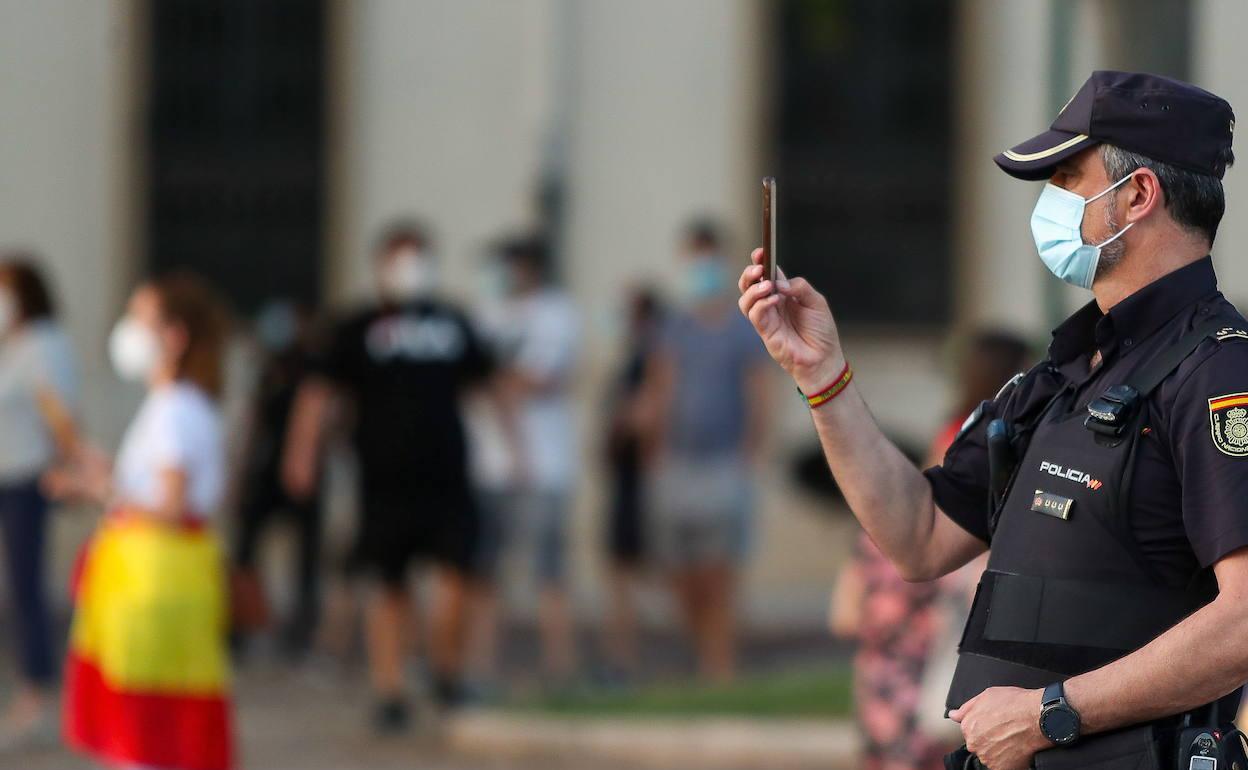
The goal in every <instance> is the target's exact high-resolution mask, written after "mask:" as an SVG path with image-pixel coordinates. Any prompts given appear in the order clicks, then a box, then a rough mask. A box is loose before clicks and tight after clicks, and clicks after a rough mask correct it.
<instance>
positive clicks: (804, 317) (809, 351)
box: [737, 249, 845, 393]
mask: <svg viewBox="0 0 1248 770" xmlns="http://www.w3.org/2000/svg"><path fill="white" fill-rule="evenodd" d="M762 258H763V250H762V249H755V250H754V252H753V253H752V254H750V261H751V263H752V264H751V265H750V266H749V267H747V268H745V270H744V271H742V273H741V278H740V280H739V281H738V282H737V288H738V289H740V290H741V299H740V300H739V301H738V302H737V305H738V306H739V307H740V308H741V312H742V313H744V314H745V317H746V318H748V319H750V323H751V324H753V325H754V329H755V331H757V332H758V336H759V337H761V338H762V340H763V343H764V344H765V345H766V346H767V352H768V353H770V354H771V357H772V358H774V359H775V360H776V363H778V364H780V366H782V367H783V368H784V370H785V371H786V372H788V373H789V376H791V377H792V378H793V380H794V381H795V382H796V383H797V386H798V387H799V388H801V389H802V392H803V393H814V392H817V391H819V390H821V389H823V388H825V387H827V386H828V385H829V384H831V382H832V380H833V379H834V378H836V376H837V375H839V374H840V373H841V370H842V369H843V368H844V366H845V358H844V355H843V354H842V352H841V342H840V338H839V336H838V335H837V331H836V321H834V320H833V318H832V311H831V309H830V308H829V307H828V301H827V300H826V299H824V297H823V295H822V294H820V293H819V292H817V291H815V289H814V287H813V286H811V285H810V283H809V282H807V281H806V279H804V278H793V279H789V278H786V277H785V276H784V274H783V272H781V273H780V276H779V278H778V279H777V280H776V282H775V285H774V286H773V285H772V282H771V281H770V280H763V266H762V264H761V263H762Z"/></svg>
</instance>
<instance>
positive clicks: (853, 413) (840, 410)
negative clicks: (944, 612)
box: [811, 381, 945, 579]
mask: <svg viewBox="0 0 1248 770" xmlns="http://www.w3.org/2000/svg"><path fill="white" fill-rule="evenodd" d="M811 416H812V418H813V419H814V423H815V430H816V431H817V433H818V434H819V441H820V444H821V445H822V447H823V453H824V456H825V457H826V458H827V462H828V467H829V468H830V469H831V470H832V475H833V477H834V478H835V479H836V483H837V485H838V486H839V487H840V489H841V492H842V494H844V496H845V501H846V502H847V503H849V507H850V509H851V510H852V511H853V512H854V515H855V516H856V517H857V518H858V520H859V521H860V522H861V523H862V526H863V528H864V529H865V530H866V531H867V533H868V534H869V535H870V536H871V539H872V540H873V541H874V542H875V544H876V545H877V546H878V547H879V548H880V550H881V551H882V552H883V553H884V555H885V556H887V557H888V559H889V560H890V561H892V562H893V564H894V565H896V566H897V568H898V570H899V571H900V572H901V573H902V575H903V576H905V577H907V578H908V579H926V578H931V577H937V576H938V575H939V574H940V573H941V572H942V571H943V569H944V566H945V565H943V564H940V563H938V562H939V559H937V558H936V551H937V550H938V549H936V548H935V543H934V539H935V538H934V530H935V525H936V507H935V505H934V503H933V502H932V492H931V487H930V485H929V484H928V483H927V480H926V479H925V478H923V474H921V473H920V472H919V470H918V469H917V468H915V466H914V465H913V464H912V463H911V462H910V460H908V459H907V458H906V457H905V455H903V454H902V453H901V451H900V450H898V449H897V447H896V446H894V445H893V443H892V442H891V441H889V440H888V438H887V437H886V436H885V435H884V433H883V432H882V431H881V430H880V428H879V426H878V425H877V424H876V422H875V418H874V417H872V415H871V412H870V410H869V409H868V408H867V404H866V402H865V401H864V400H863V398H862V395H861V393H859V391H858V388H857V385H856V384H855V383H854V382H852V381H851V382H850V384H849V386H848V387H847V388H846V389H845V391H844V392H843V393H841V395H839V396H838V397H836V398H835V399H833V400H832V401H830V402H828V403H826V404H824V405H823V406H820V407H819V408H817V409H814V410H812V412H811Z"/></svg>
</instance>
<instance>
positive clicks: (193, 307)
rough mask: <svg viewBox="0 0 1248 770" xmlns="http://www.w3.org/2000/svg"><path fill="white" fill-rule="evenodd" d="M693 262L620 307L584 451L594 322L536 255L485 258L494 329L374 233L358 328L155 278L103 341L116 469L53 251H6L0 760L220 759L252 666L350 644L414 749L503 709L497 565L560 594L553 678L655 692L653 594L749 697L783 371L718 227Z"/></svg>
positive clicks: (700, 653) (533, 250)
mask: <svg viewBox="0 0 1248 770" xmlns="http://www.w3.org/2000/svg"><path fill="white" fill-rule="evenodd" d="M674 250H675V251H677V252H678V253H679V255H680V258H679V264H680V276H679V280H677V281H676V282H675V286H676V289H677V291H675V292H671V293H669V294H661V293H660V292H658V291H657V290H656V289H654V288H652V287H647V286H642V285H638V286H635V287H631V288H629V289H627V290H626V291H624V292H623V295H622V296H621V300H620V301H621V308H620V310H619V312H620V315H621V316H622V317H623V318H624V319H625V322H624V325H625V326H626V327H627V334H626V344H625V345H624V346H623V349H622V350H621V351H620V357H619V360H618V362H617V364H616V366H615V372H614V374H613V376H612V377H611V380H610V383H609V386H608V387H607V388H606V392H604V393H602V394H601V408H600V409H599V410H598V413H599V415H600V419H601V425H600V426H596V427H594V428H593V429H591V430H587V431H586V430H582V428H583V426H581V425H579V424H578V423H579V421H578V410H577V409H576V408H575V407H574V401H573V388H574V386H575V385H576V383H577V381H578V369H579V364H580V359H581V354H582V349H581V348H582V344H583V340H582V330H583V326H584V324H585V313H584V309H583V308H578V307H577V306H576V303H575V302H574V301H573V300H572V298H571V297H570V295H569V294H568V292H566V291H565V290H564V289H563V288H562V287H561V285H560V281H559V276H558V271H557V269H556V265H555V264H554V262H553V260H552V255H551V251H550V249H549V246H548V243H547V241H546V240H545V239H544V238H543V237H542V236H541V235H540V234H538V233H529V232H520V233H513V234H507V235H505V236H503V237H501V238H499V239H498V240H497V241H496V242H494V243H492V244H491V245H490V247H489V248H488V250H487V251H488V256H487V258H486V259H485V260H484V262H483V264H482V265H481V273H482V276H483V280H482V282H481V283H482V286H483V287H484V289H483V291H482V292H481V297H480V298H479V301H478V302H477V303H475V304H474V305H473V306H467V305H464V304H461V303H460V302H458V301H456V300H454V299H451V292H448V291H446V290H445V287H444V285H443V283H442V281H441V280H440V278H441V274H442V271H441V265H440V263H439V259H438V252H437V245H436V243H435V242H434V240H433V237H432V235H431V231H430V229H429V228H428V227H426V226H425V225H424V224H423V223H420V222H418V221H401V222H396V223H393V224H392V225H390V226H389V227H387V228H385V229H384V230H383V231H382V232H381V233H380V234H379V235H378V237H377V239H376V242H375V245H374V255H373V258H374V261H373V266H374V273H375V292H374V295H373V297H372V298H371V300H369V301H367V302H365V303H363V304H361V305H359V306H357V307H354V308H350V309H348V310H346V311H345V312H332V313H331V312H329V311H328V310H327V309H325V308H318V307H312V306H309V305H307V304H304V303H300V302H298V301H293V300H290V299H286V298H281V297H275V298H273V299H272V300H271V301H269V302H267V303H266V304H265V305H264V306H263V307H262V308H261V309H260V310H259V312H257V313H256V314H255V315H254V317H252V318H250V319H244V318H241V317H239V316H237V315H234V316H233V317H231V314H230V313H229V310H228V307H229V302H228V298H226V297H222V296H220V295H219V294H218V293H217V292H216V291H215V290H214V288H213V287H210V286H208V285H207V284H206V283H205V282H204V281H203V280H201V279H199V278H197V277H196V276H193V275H189V274H183V273H176V272H175V273H172V274H167V275H160V276H156V277H153V278H150V279H147V280H144V281H143V282H142V283H141V284H140V285H139V286H137V287H136V288H135V289H134V291H133V293H132V295H131V296H130V298H129V300H128V303H127V306H126V308H125V312H124V313H123V315H122V317H121V319H120V320H119V321H118V322H117V324H116V326H115V327H114V329H113V330H112V333H111V335H110V337H109V340H108V351H107V352H108V356H109V360H110V362H111V364H112V367H113V369H114V370H115V372H116V374H117V375H118V376H119V377H120V378H122V379H125V380H130V381H133V382H135V383H137V384H138V385H141V386H143V387H144V388H145V389H146V395H145V397H144V399H143V401H142V403H141V406H140V407H139V409H138V411H137V412H136V413H135V414H134V415H133V417H132V418H131V421H130V424H129V427H128V428H127V430H126V431H125V434H124V437H123V439H122V441H121V444H120V446H119V447H118V448H117V449H116V451H115V452H114V451H111V450H109V449H105V448H103V447H101V446H100V445H98V444H97V443H96V442H94V441H93V440H92V439H91V433H92V430H91V428H92V426H90V425H85V424H84V423H83V420H82V419H81V404H80V393H79V389H80V381H79V377H78V373H77V368H78V367H77V365H76V362H75V357H74V352H73V351H74V345H73V344H71V340H70V339H69V338H68V336H67V334H66V332H65V331H64V328H63V327H62V326H61V324H60V322H59V321H58V315H57V309H56V305H55V301H54V298H53V297H54V291H53V287H51V286H49V284H48V280H47V277H46V276H44V275H43V274H42V272H41V269H40V259H39V256H38V255H36V254H31V253H16V252H13V253H7V254H4V255H2V256H3V259H0V528H2V532H3V539H4V545H5V558H4V563H5V566H6V568H7V570H8V575H7V578H8V579H7V580H6V583H7V587H8V589H9V590H10V592H11V600H12V606H13V608H14V617H13V623H12V624H11V628H12V635H13V638H12V643H13V644H14V646H15V649H16V650H17V651H18V657H19V662H20V672H21V685H20V687H19V688H18V690H17V692H16V694H15V696H14V697H13V698H12V700H11V702H10V703H8V704H7V706H6V709H5V711H4V713H3V716H2V717H0V748H4V747H5V746H15V745H22V744H23V743H24V742H27V741H30V740H35V739H38V738H40V737H48V736H50V735H55V734H57V732H58V731H59V732H60V733H62V734H63V736H64V739H65V740H66V741H67V742H68V743H69V744H70V745H71V746H73V747H75V748H77V749H80V750H82V751H84V752H86V753H88V754H90V755H93V756H95V757H96V758H97V759H98V760H100V761H102V762H104V763H106V764H115V765H122V766H132V765H140V766H144V767H184V766H194V767H208V768H211V767H223V768H224V767H228V766H229V765H230V764H231V762H232V756H233V754H232V751H233V750H232V746H231V736H232V735H233V730H232V727H231V723H230V720H231V705H230V687H229V681H230V673H229V671H230V668H231V664H232V663H233V664H238V663H239V662H243V663H245V662H246V660H247V658H248V656H249V655H251V654H253V653H254V651H255V648H256V645H257V644H260V643H261V640H267V643H268V644H270V645H271V644H272V641H273V640H276V642H277V649H278V650H280V652H281V653H282V654H283V655H285V656H288V657H289V658H290V659H291V660H292V661H306V660H309V659H310V658H315V657H317V656H322V657H323V656H334V655H339V656H344V655H347V654H348V652H349V646H350V644H351V641H352V639H353V637H354V634H355V627H356V624H357V623H358V625H359V626H360V627H361V633H360V635H361V636H362V638H363V641H364V645H363V646H364V651H365V657H366V660H367V665H368V672H369V680H370V683H371V687H372V689H373V691H374V693H375V711H374V712H373V713H372V714H371V715H370V716H371V720H372V724H373V726H374V727H375V729H376V730H378V731H379V732H383V733H385V732H395V731H400V730H403V729H405V728H406V727H407V726H408V725H409V723H410V722H411V721H412V719H413V717H414V716H415V714H416V713H417V712H416V711H415V709H416V706H417V705H420V706H421V707H422V708H424V707H431V708H434V709H439V710H445V709H452V708H455V707H456V706H459V705H460V704H463V703H465V702H471V701H474V700H479V699H489V698H493V697H498V696H499V695H500V693H501V692H502V688H503V686H504V685H505V682H503V681H502V678H501V677H500V675H499V664H498V660H499V657H500V648H501V647H503V646H504V645H505V642H506V639H507V634H508V633H509V632H510V630H509V628H508V627H507V626H508V623H507V621H508V618H509V615H508V613H507V612H506V606H505V605H506V603H507V601H508V596H509V592H508V591H506V590H504V589H505V588H507V585H506V582H507V581H508V580H509V578H508V577H507V574H506V571H505V570H504V569H503V565H504V563H506V562H513V561H516V560H522V563H523V564H524V565H526V566H525V569H524V572H525V573H526V574H527V575H528V579H529V580H530V581H531V583H532V585H533V587H534V588H535V592H536V595H537V597H538V611H537V621H538V622H537V626H538V638H539V640H540V669H541V682H542V686H543V687H545V688H548V689H550V690H553V691H556V692H559V691H563V690H567V689H568V688H574V687H578V686H580V685H581V684H582V683H584V682H586V681H590V680H592V681H596V682H599V683H601V684H607V685H612V686H620V685H627V684H628V683H630V682H632V681H634V680H635V679H636V677H637V676H638V675H639V668H640V661H641V650H640V641H639V639H640V633H639V622H638V610H637V606H638V595H639V593H640V592H642V591H645V590H654V589H657V590H660V591H666V592H668V593H670V597H671V601H672V603H673V606H674V607H675V609H676V611H677V613H678V614H679V616H680V618H681V620H682V621H683V628H684V629H685V631H686V633H687V637H688V639H689V646H690V649H691V651H692V653H693V656H694V658H695V660H696V666H697V669H698V671H699V672H700V674H701V675H702V676H704V677H706V678H707V679H709V680H714V681H726V680H728V679H730V678H731V677H732V676H733V675H734V672H735V669H736V654H735V641H736V618H735V614H734V609H735V605H736V591H737V586H738V582H739V576H740V574H741V570H742V567H743V565H744V564H745V561H746V559H747V557H748V554H749V550H750V540H751V519H752V508H753V494H752V488H751V477H752V474H753V464H754V463H755V461H756V459H757V458H756V454H757V451H758V448H759V447H760V446H761V440H762V432H763V431H764V429H765V425H766V421H765V419H764V414H765V412H766V408H767V392H766V387H765V385H764V372H765V370H766V369H765V367H766V366H767V357H766V353H765V351H764V350H763V348H762V345H761V342H760V341H759V340H758V338H757V337H756V336H755V335H754V333H753V331H752V329H751V328H750V326H749V324H748V322H747V321H746V320H745V319H744V318H743V317H742V316H741V315H740V313H739V312H738V310H737V308H736V302H735V297H736V294H735V277H736V269H735V265H734V263H732V262H731V261H730V260H729V259H728V258H727V257H726V254H725V247H724V238H723V235H722V233H721V232H720V230H719V228H718V226H717V225H716V224H715V223H714V222H711V221H708V220H698V221H694V222H691V223H690V224H689V225H688V227H687V229H686V230H685V231H684V232H683V233H682V235H681V237H680V240H679V242H678V243H676V244H674ZM240 346H241V347H242V348H244V349H246V350H249V351H252V358H253V359H254V358H257V357H258V359H259V361H260V364H259V366H258V374H256V376H254V377H253V378H252V380H254V385H252V386H251V387H249V388H248V395H247V397H246V401H247V402H248V408H247V409H246V410H245V411H246V416H245V417H244V418H243V419H242V420H239V421H238V422H239V424H240V425H242V426H244V429H243V430H242V432H243V433H245V434H246V435H245V436H243V437H240V436H239V435H237V434H238V427H237V426H236V425H234V424H233V422H232V421H227V418H226V416H225V410H224V409H223V407H222V398H223V396H222V393H223V389H224V387H225V383H226V380H227V379H229V378H230V376H231V372H229V371H227V366H226V362H227V360H231V359H232V358H233V357H234V356H233V355H232V350H233V349H235V348H238V347H240ZM235 444H237V445H240V446H241V449H239V450H237V451H231V450H230V448H231V446H233V445H235ZM342 447H346V448H348V449H349V453H350V455H351V456H352V457H353V458H354V460H353V463H352V465H353V466H354V467H355V468H356V471H355V473H354V474H352V478H353V479H354V487H355V489H354V494H353V497H354V498H355V500H356V505H355V506H353V507H354V509H355V510H356V511H357V513H356V516H355V519H356V520H355V521H354V522H353V527H352V528H353V530H354V534H353V536H352V537H351V543H350V546H349V547H348V548H332V547H327V544H326V540H327V538H326V522H327V518H328V515H329V513H330V512H329V511H328V510H327V509H328V507H329V505H330V496H329V495H328V494H327V486H328V483H327V476H329V475H331V466H332V464H333V462H334V460H333V457H334V454H335V451H336V450H337V449H341V448H342ZM587 447H588V451H587V449H586V448H587ZM233 455H237V457H238V460H237V461H233V460H232V456H233ZM589 463H598V464H600V468H601V470H602V471H603V472H604V474H605V477H606V479H607V480H608V484H609V494H608V495H607V496H606V504H605V507H604V510H602V511H599V512H590V511H586V512H584V515H594V514H597V515H599V516H601V518H602V527H601V529H602V531H603V533H604V542H603V543H602V548H603V550H604V552H605V556H606V558H605V560H604V561H605V564H606V565H607V569H606V573H605V574H604V575H602V576H601V579H602V580H604V581H605V582H606V584H607V586H608V590H607V591H606V595H607V596H608V597H609V602H608V606H607V607H605V608H604V615H605V623H604V625H605V633H603V634H602V635H601V643H600V644H599V645H598V649H596V650H593V651H592V652H591V651H589V650H587V649H583V647H584V645H583V644H581V643H580V642H581V641H583V640H581V638H580V637H578V635H577V633H576V630H577V629H576V624H575V622H574V618H573V614H572V608H571V605H570V590H569V589H570V583H571V580H572V576H571V575H570V570H569V564H568V561H569V554H568V551H569V542H568V540H569V538H568V532H569V527H570V524H571V520H572V518H573V516H574V515H577V516H579V515H582V514H581V512H574V510H573V509H574V506H575V495H574V493H575V491H576V487H577V483H578V481H579V480H580V479H581V478H582V474H583V472H584V471H585V469H586V468H585V466H586V465H587V464H589ZM58 502H70V503H76V504H79V505H86V506H89V507H91V509H93V510H96V511H98V512H99V520H98V523H97V525H96V526H95V528H94V532H93V534H92V535H91V537H90V538H89V540H88V541H87V542H86V543H84V544H83V546H82V548H81V552H80V553H79V555H78V557H77V559H76V561H75V565H74V568H73V575H72V576H71V577H70V582H71V584H72V590H73V618H72V623H71V629H70V631H69V638H68V640H67V641H66V642H64V643H63V644H62V643H61V642H60V640H59V639H56V638H54V637H56V636H57V634H55V632H54V631H53V628H54V626H55V624H54V623H53V621H52V617H53V615H54V613H53V611H52V609H51V608H50V607H49V601H50V600H49V595H48V590H47V587H46V584H47V582H48V574H47V572H48V568H47V564H48V563H50V562H49V554H48V545H47V540H48V537H47V535H48V530H49V527H50V519H49V516H50V514H49V506H50V505H51V504H55V503H58ZM277 522H284V523H285V524H287V525H288V526H292V527H293V531H294V535H295V538H294V542H295V543H296V545H295V548H294V558H293V559H290V560H289V561H290V563H291V566H292V568H293V569H292V573H293V574H291V575H290V579H289V593H290V595H291V596H292V597H293V598H292V600H291V601H290V602H285V603H283V604H284V606H283V608H282V612H280V613H279V612H278V611H277V609H276V605H277V603H275V602H273V601H271V597H270V591H269V590H267V588H268V586H267V585H266V575H268V573H270V572H272V570H271V569H266V565H265V564H264V563H263V560H264V558H265V554H266V553H268V551H267V550H266V549H265V548H264V547H263V546H262V543H263V541H264V538H265V535H266V532H267V531H268V530H269V529H270V527H271V525H272V524H275V523H277ZM323 583H324V585H322V584H323ZM420 583H424V585H419V584H420ZM279 614H280V615H281V617H278V615H279ZM223 628H228V629H229V633H228V635H227V634H223V633H221V629H223ZM62 648H64V649H65V650H66V654H65V656H64V661H63V662H62V661H60V660H57V659H55V657H54V656H57V655H59V651H60V650H61V649H62ZM417 651H420V652H421V653H422V657H423V664H424V670H425V672H426V675H427V680H428V681H427V686H426V687H422V688H419V689H420V691H421V692H422V693H423V695H422V696H421V699H420V700H421V701H422V702H421V703H419V704H418V703H417V696H416V693H415V692H410V691H409V689H411V688H410V687H409V683H408V675H407V671H408V669H409V660H410V658H411V657H412V656H413V655H414V654H415V653H416V652H417ZM591 664H592V665H591ZM58 684H59V685H60V687H61V689H62V691H63V692H62V694H61V698H63V700H64V708H63V718H62V722H63V724H61V725H59V726H58V725H57V724H56V720H55V718H54V715H53V709H52V703H53V701H54V700H55V698H54V687H56V686H57V685H58Z"/></svg>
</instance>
